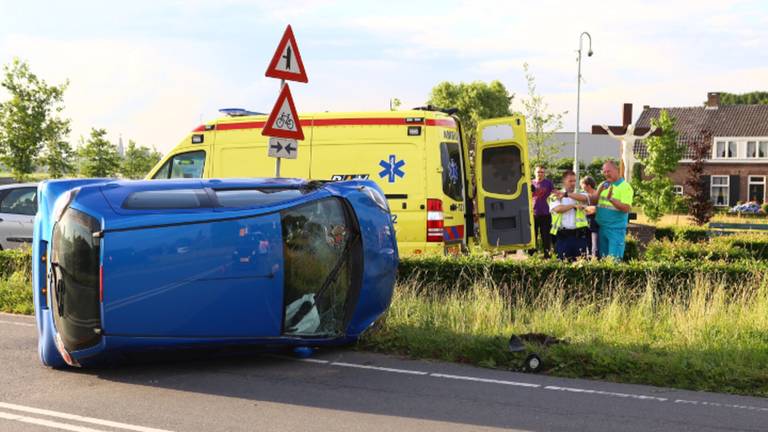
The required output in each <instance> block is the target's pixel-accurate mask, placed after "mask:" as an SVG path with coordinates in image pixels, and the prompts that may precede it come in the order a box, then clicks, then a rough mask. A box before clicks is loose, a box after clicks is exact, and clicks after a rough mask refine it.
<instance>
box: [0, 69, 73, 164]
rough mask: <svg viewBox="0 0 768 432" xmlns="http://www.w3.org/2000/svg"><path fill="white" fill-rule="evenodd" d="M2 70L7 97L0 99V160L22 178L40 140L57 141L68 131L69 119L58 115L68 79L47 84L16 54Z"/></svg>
mask: <svg viewBox="0 0 768 432" xmlns="http://www.w3.org/2000/svg"><path fill="white" fill-rule="evenodd" d="M3 73H4V76H3V80H2V82H0V85H2V87H3V88H5V90H6V91H7V92H8V94H9V96H10V99H9V100H7V101H5V102H2V103H0V161H2V162H3V164H5V165H6V166H7V167H8V168H9V169H10V170H11V171H12V172H13V175H14V176H15V177H16V178H18V179H24V178H26V177H27V176H28V175H29V174H30V173H32V171H33V170H34V168H35V163H36V162H37V158H38V155H39V153H40V150H41V149H42V147H43V145H44V143H46V142H48V143H55V144H54V146H55V145H58V143H59V142H60V141H61V140H62V139H63V137H64V136H65V135H66V134H67V133H69V120H65V119H62V118H60V117H59V115H60V114H61V111H62V110H63V109H64V106H63V96H64V90H66V88H67V85H68V83H66V82H65V83H64V84H61V85H58V86H55V85H53V86H51V85H48V84H47V83H46V82H45V81H44V80H42V79H40V78H38V77H37V75H35V74H33V73H32V72H31V71H30V69H29V65H28V64H27V63H26V62H23V61H21V60H19V59H18V58H16V59H14V60H13V62H12V63H11V64H10V65H6V66H4V67H3Z"/></svg>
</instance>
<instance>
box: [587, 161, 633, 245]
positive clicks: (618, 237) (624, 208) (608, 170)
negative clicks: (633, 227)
mask: <svg viewBox="0 0 768 432" xmlns="http://www.w3.org/2000/svg"><path fill="white" fill-rule="evenodd" d="M603 175H604V176H605V180H606V181H605V183H603V184H602V185H601V186H600V189H599V192H598V193H599V196H600V199H599V201H598V203H597V216H596V220H597V224H598V225H599V226H600V239H599V242H600V246H599V247H598V250H599V252H600V257H601V258H602V257H606V256H610V257H613V258H614V259H616V260H622V259H623V258H624V239H625V237H626V236H627V224H629V211H630V210H631V209H632V200H633V198H634V196H635V191H634V190H633V189H632V186H630V185H629V183H628V182H627V181H625V180H624V179H623V178H621V177H619V168H618V167H617V166H616V163H615V162H613V161H608V162H606V163H605V164H603Z"/></svg>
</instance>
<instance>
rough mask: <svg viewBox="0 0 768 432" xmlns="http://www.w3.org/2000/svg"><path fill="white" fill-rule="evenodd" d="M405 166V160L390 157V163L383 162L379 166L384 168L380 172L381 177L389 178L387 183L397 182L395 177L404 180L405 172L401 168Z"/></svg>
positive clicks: (393, 156)
mask: <svg viewBox="0 0 768 432" xmlns="http://www.w3.org/2000/svg"><path fill="white" fill-rule="evenodd" d="M404 165H405V161H404V160H400V161H399V160H397V156H395V155H389V162H387V161H385V160H382V161H380V162H379V166H380V167H382V168H384V169H383V170H381V171H380V172H379V177H381V178H384V177H388V179H387V181H388V182H390V183H394V182H395V177H400V178H403V177H404V176H405V171H403V170H402V169H401V168H402V167H403V166H404Z"/></svg>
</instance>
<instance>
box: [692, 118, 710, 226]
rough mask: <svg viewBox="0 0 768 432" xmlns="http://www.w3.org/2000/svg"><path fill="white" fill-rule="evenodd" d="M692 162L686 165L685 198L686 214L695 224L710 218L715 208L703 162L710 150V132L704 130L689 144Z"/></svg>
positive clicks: (702, 222)
mask: <svg viewBox="0 0 768 432" xmlns="http://www.w3.org/2000/svg"><path fill="white" fill-rule="evenodd" d="M691 151H692V152H693V162H692V163H691V164H690V165H689V166H688V177H687V178H686V180H685V185H686V186H687V188H686V191H685V198H686V201H687V204H688V215H689V218H690V219H691V221H693V223H695V224H696V225H699V226H701V225H704V224H706V223H707V222H709V220H710V219H712V215H713V214H714V213H715V208H714V206H713V205H712V201H711V200H710V198H709V190H708V189H709V185H708V184H706V182H705V181H704V178H703V177H702V175H703V174H704V162H705V161H706V160H707V158H709V156H710V154H711V152H712V134H711V133H710V132H709V131H704V132H702V133H701V135H700V136H699V137H698V138H697V139H696V140H694V142H693V143H692V144H691Z"/></svg>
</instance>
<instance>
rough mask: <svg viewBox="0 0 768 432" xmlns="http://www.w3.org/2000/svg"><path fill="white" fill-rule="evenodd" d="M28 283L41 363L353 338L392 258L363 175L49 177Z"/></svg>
mask: <svg viewBox="0 0 768 432" xmlns="http://www.w3.org/2000/svg"><path fill="white" fill-rule="evenodd" d="M38 204H39V210H38V213H37V216H36V217H35V227H34V237H33V269H32V271H33V279H34V281H33V290H34V304H35V316H36V318H37V329H38V334H39V345H38V349H39V353H40V359H41V360H42V362H43V364H45V365H47V366H52V367H63V366H65V365H67V364H68V365H72V366H80V365H82V366H87V365H90V364H95V363H99V362H102V361H104V360H109V359H111V358H112V357H113V356H116V355H123V354H127V353H132V354H141V353H145V352H150V351H156V350H161V349H162V350H167V349H168V348H190V347H193V348H195V347H206V348H207V347H221V346H231V345H243V346H247V345H260V346H265V345H266V346H295V347H300V346H322V345H333V344H343V343H348V342H351V341H353V340H355V339H356V338H357V337H358V336H359V335H360V334H361V333H362V332H363V331H364V330H365V329H367V328H368V327H369V326H370V325H371V324H373V322H374V321H375V320H376V319H377V318H378V317H379V316H380V315H381V314H382V313H383V312H384V311H385V310H386V309H387V307H388V306H389V303H390V300H391V297H392V289H393V286H394V283H395V274H396V270H397V265H398V256H397V245H396V243H395V233H394V228H393V226H392V222H391V218H390V214H389V209H388V207H387V202H386V199H385V198H384V195H383V194H382V192H381V190H380V189H379V187H378V186H376V184H375V183H373V182H371V181H348V182H335V183H320V182H308V181H304V180H292V179H249V180H235V179H227V180H216V179H210V180H209V179H203V180H200V179H196V180H168V181H114V180H107V179H78V180H56V181H46V182H43V183H41V184H40V185H39V188H38Z"/></svg>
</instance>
